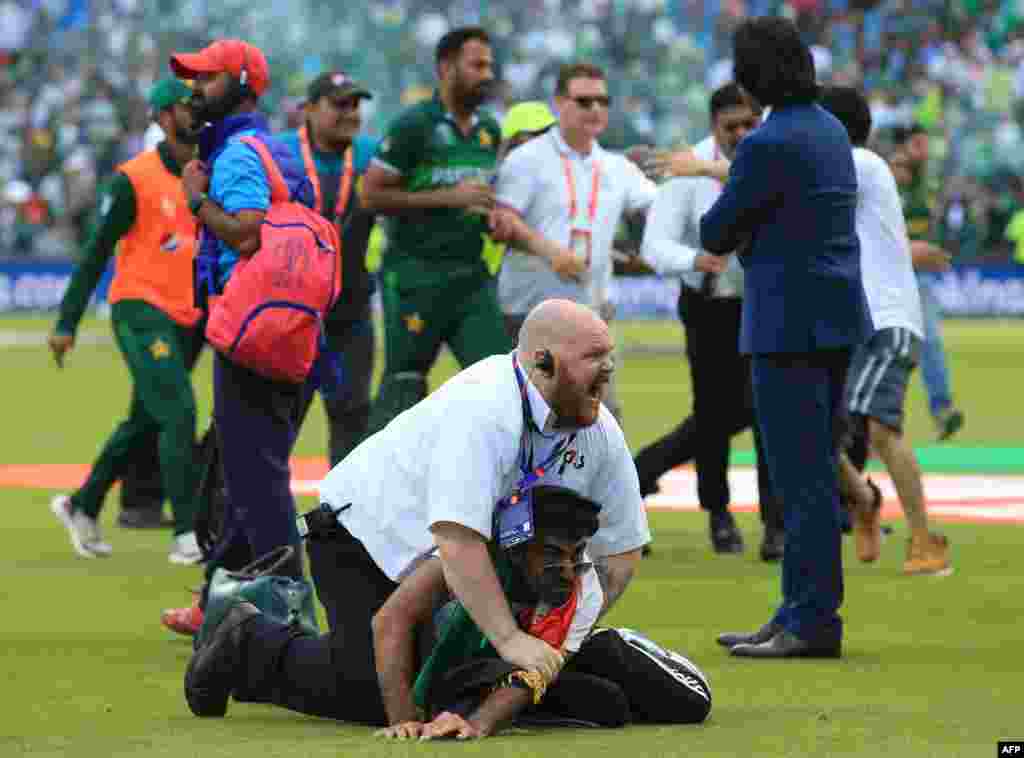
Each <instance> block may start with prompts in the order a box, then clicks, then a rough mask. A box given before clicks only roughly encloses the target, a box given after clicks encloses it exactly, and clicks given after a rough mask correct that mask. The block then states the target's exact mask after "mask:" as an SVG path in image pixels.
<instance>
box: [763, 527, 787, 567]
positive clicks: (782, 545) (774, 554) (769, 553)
mask: <svg viewBox="0 0 1024 758" xmlns="http://www.w3.org/2000/svg"><path fill="white" fill-rule="evenodd" d="M785 549H786V532H785V531H784V530H782V529H778V528H776V527H765V529H764V537H763V538H762V539H761V560H762V561H765V562H766V563H774V562H775V561H778V560H782V554H783V552H785Z"/></svg>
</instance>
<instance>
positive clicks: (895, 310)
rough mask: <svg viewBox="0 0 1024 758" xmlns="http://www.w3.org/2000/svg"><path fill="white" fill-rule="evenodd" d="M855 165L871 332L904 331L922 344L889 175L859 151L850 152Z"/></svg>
mask: <svg viewBox="0 0 1024 758" xmlns="http://www.w3.org/2000/svg"><path fill="white" fill-rule="evenodd" d="M853 165H854V168H855V169H856V171H857V214H856V221H857V237H859V238H860V272H861V279H862V280H863V282H864V295H865V297H866V298H867V301H868V308H869V309H870V311H871V320H872V322H874V325H875V331H878V330H880V329H891V328H902V329H908V330H910V331H911V332H912V333H913V334H914V335H916V336H917V337H918V338H920V339H924V319H923V317H922V314H921V294H920V292H918V289H917V277H915V276H914V264H913V261H912V259H911V257H910V240H909V238H908V237H907V227H906V222H905V221H904V219H903V206H902V204H901V203H900V193H899V189H897V187H896V180H895V179H894V178H893V175H892V170H891V169H890V168H889V164H887V163H886V162H885V161H884V160H882V158H880V157H879V156H878V155H876V154H875V153H873V152H871V151H870V150H868V149H866V148H863V147H855V148H854V149H853Z"/></svg>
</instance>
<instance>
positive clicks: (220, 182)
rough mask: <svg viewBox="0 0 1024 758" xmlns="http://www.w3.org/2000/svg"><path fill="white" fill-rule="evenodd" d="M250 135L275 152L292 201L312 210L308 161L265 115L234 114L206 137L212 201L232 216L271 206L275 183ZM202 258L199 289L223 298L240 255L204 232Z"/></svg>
mask: <svg viewBox="0 0 1024 758" xmlns="http://www.w3.org/2000/svg"><path fill="white" fill-rule="evenodd" d="M248 135H251V136H255V137H257V138H259V140H260V141H261V142H263V143H264V144H265V145H266V146H267V148H268V149H269V150H270V153H271V156H272V157H273V158H274V161H275V162H276V163H277V166H278V168H279V169H280V170H281V174H282V176H283V177H284V180H285V183H286V184H287V185H288V191H289V192H290V193H291V199H292V200H294V201H295V202H299V203H302V204H303V205H305V206H307V207H309V208H312V207H313V204H314V198H313V186H312V185H311V184H310V183H309V179H307V178H306V171H305V169H304V167H303V165H302V161H301V160H300V159H298V158H296V157H295V156H294V155H293V154H292V152H291V150H289V149H288V148H287V147H286V146H285V145H282V144H281V143H280V142H279V141H278V140H277V139H275V138H274V137H272V136H270V125H269V123H268V122H267V119H266V117H265V116H263V115H262V114H260V113H240V114H237V115H234V116H228V117H227V118H225V119H224V120H222V121H219V122H217V123H216V124H210V125H208V126H207V127H206V128H205V129H203V131H202V132H201V133H200V136H199V158H200V160H202V161H204V162H205V163H206V164H207V165H208V166H209V167H210V190H209V194H210V199H212V200H213V201H214V202H215V203H217V204H218V205H219V206H221V208H223V209H224V211H225V212H227V213H232V214H233V213H237V212H239V211H242V210H266V209H267V208H269V207H270V183H269V181H268V180H267V174H266V172H265V171H264V169H263V163H262V161H260V157H259V155H258V154H257V153H256V151H255V150H253V149H252V148H251V147H249V146H248V145H246V144H245V143H243V142H240V141H239V137H243V136H248ZM197 259H198V260H197V262H196V279H197V281H196V283H195V284H196V288H197V291H198V290H200V289H202V290H205V291H206V294H211V295H212V294H219V293H220V292H221V291H222V290H223V287H224V286H225V285H226V284H227V281H228V279H229V278H230V276H231V272H232V270H233V269H234V266H235V263H236V262H237V261H238V252H237V251H235V250H234V249H232V248H231V247H229V246H228V245H227V243H225V242H222V241H221V240H219V239H217V238H216V237H215V236H214V235H213V234H211V233H210V232H208V231H207V230H206V229H205V228H203V229H202V231H201V235H200V242H199V252H198V254H197ZM201 297H202V296H201Z"/></svg>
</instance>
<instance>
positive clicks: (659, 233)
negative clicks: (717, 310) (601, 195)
mask: <svg viewBox="0 0 1024 758" xmlns="http://www.w3.org/2000/svg"><path fill="white" fill-rule="evenodd" d="M693 152H694V153H695V154H696V155H697V157H698V158H703V159H704V160H716V159H717V158H719V157H721V155H720V152H719V150H718V147H717V145H716V143H715V138H714V137H707V138H706V139H704V140H702V141H701V142H699V143H697V145H696V146H695V147H694V148H693ZM721 193H722V184H721V182H719V181H718V180H717V179H709V178H706V177H685V178H678V179H671V180H669V181H668V182H666V183H664V184H662V185H661V186H660V187H658V194H657V195H656V196H655V198H654V204H653V205H652V206H651V210H650V211H649V212H648V213H647V226H646V227H645V228H644V240H643V244H642V245H641V248H640V257H641V258H643V259H644V260H645V261H647V262H648V263H649V264H650V265H651V266H652V267H653V268H654V270H655V271H657V272H658V273H659V274H662V275H663V276H680V278H682V280H683V283H684V284H686V286H687V287H690V288H692V289H696V290H699V289H700V288H701V285H702V284H703V281H704V277H705V274H704V273H702V272H700V271H697V270H695V269H694V267H693V264H694V261H695V260H696V259H697V256H698V255H700V254H701V253H703V252H704V250H703V249H702V248H701V246H700V217H701V216H703V215H704V214H705V213H707V212H708V210H709V209H710V208H711V206H712V205H714V204H715V201H716V200H717V199H718V196H719V195H720V194H721ZM712 294H713V295H714V296H716V297H742V295H743V268H742V267H741V266H740V262H739V259H738V258H737V257H736V256H735V255H730V256H729V259H728V268H727V269H726V270H725V272H724V273H723V274H722V275H721V276H719V277H717V279H716V280H715V288H714V290H713V292H712Z"/></svg>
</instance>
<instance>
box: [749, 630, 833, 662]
mask: <svg viewBox="0 0 1024 758" xmlns="http://www.w3.org/2000/svg"><path fill="white" fill-rule="evenodd" d="M729 653H730V654H731V655H735V656H739V657H740V658H839V657H840V655H841V653H842V640H841V639H840V638H839V637H831V638H829V637H822V638H821V639H820V640H815V641H814V642H808V641H807V640H802V639H800V638H799V637H797V636H796V635H795V634H793V633H792V632H790V631H787V630H785V629H783V630H782V631H780V632H779V633H778V634H776V635H775V636H774V637H772V638H771V639H770V640H768V641H767V642H761V643H757V644H741V645H736V646H734V647H732V648H730V649H729Z"/></svg>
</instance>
